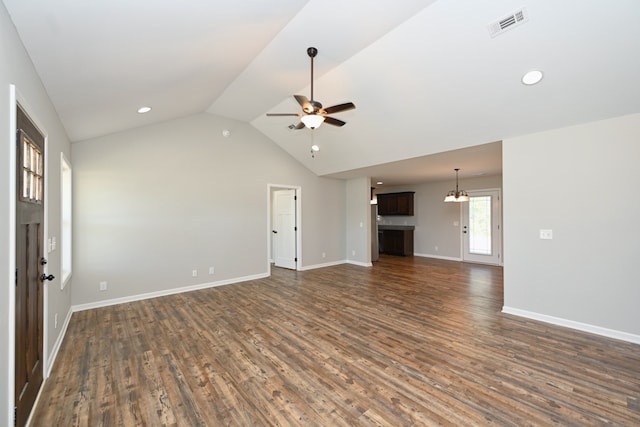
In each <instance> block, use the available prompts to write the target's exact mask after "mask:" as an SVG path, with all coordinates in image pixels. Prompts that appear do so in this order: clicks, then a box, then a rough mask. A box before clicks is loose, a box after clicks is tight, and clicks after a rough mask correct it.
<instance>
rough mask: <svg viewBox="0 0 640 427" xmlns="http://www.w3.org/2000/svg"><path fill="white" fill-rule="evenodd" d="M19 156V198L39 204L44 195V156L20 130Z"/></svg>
mask: <svg viewBox="0 0 640 427" xmlns="http://www.w3.org/2000/svg"><path fill="white" fill-rule="evenodd" d="M20 157H21V163H22V175H21V179H20V200H22V201H23V202H30V203H39V204H41V203H42V199H43V195H44V156H43V155H42V151H41V150H40V148H39V147H38V146H37V145H36V144H35V143H34V142H33V141H31V139H29V137H28V136H27V134H26V133H24V132H23V131H22V130H21V131H20Z"/></svg>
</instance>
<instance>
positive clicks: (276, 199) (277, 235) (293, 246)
mask: <svg viewBox="0 0 640 427" xmlns="http://www.w3.org/2000/svg"><path fill="white" fill-rule="evenodd" d="M269 201H270V207H269V220H268V224H269V250H270V254H271V255H270V257H269V258H270V260H272V262H273V265H275V266H276V267H282V268H288V269H291V270H297V269H298V268H299V266H300V231H301V230H300V217H299V212H300V188H299V187H280V186H269Z"/></svg>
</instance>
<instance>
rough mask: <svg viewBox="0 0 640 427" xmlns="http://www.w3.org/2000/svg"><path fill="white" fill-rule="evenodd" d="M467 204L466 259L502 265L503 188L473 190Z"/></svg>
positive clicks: (464, 257)
mask: <svg viewBox="0 0 640 427" xmlns="http://www.w3.org/2000/svg"><path fill="white" fill-rule="evenodd" d="M468 193H469V201H468V202H466V203H463V205H464V206H463V214H462V239H463V257H462V258H463V259H464V260H465V261H471V262H479V263H483V264H496V265H497V264H500V262H501V253H500V252H501V249H502V237H501V227H500V212H501V207H500V191H499V190H484V191H469V192H468Z"/></svg>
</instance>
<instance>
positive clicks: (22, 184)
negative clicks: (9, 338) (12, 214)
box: [15, 108, 46, 426]
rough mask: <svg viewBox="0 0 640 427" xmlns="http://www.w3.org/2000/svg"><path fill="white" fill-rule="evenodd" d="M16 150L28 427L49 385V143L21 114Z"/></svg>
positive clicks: (23, 395) (21, 418)
mask: <svg viewBox="0 0 640 427" xmlns="http://www.w3.org/2000/svg"><path fill="white" fill-rule="evenodd" d="M17 119H18V120H17V129H18V132H17V138H16V139H17V150H16V174H17V176H16V183H17V189H16V283H15V286H16V331H15V334H16V340H15V342H16V361H15V375H16V384H15V386H16V388H15V393H16V394H15V402H16V412H15V414H16V415H15V416H16V425H17V426H23V425H25V423H26V421H27V418H28V417H29V413H30V412H31V408H32V407H33V404H34V402H35V399H36V397H37V395H38V391H39V390H40V386H41V385H42V381H43V368H42V364H43V360H42V341H43V337H42V327H43V323H42V318H43V315H42V312H43V306H42V299H43V298H42V294H43V290H42V286H43V279H42V276H43V267H42V266H43V264H44V262H46V261H45V260H44V143H45V139H44V137H43V136H42V134H41V133H40V132H39V131H38V130H37V129H36V127H35V126H34V125H33V123H32V122H31V121H30V120H29V118H28V117H27V116H26V114H25V113H24V112H23V111H22V110H21V109H20V108H18V114H17Z"/></svg>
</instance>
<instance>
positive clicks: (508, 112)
mask: <svg viewBox="0 0 640 427" xmlns="http://www.w3.org/2000/svg"><path fill="white" fill-rule="evenodd" d="M3 2H4V4H5V5H6V7H7V9H8V11H9V13H10V15H11V17H12V20H13V22H14V24H15V26H16V28H17V30H18V32H19V34H20V37H21V38H22V40H23V43H24V45H25V47H26V49H27V51H28V52H29V54H30V56H31V58H32V60H33V63H34V65H35V67H36V69H37V71H38V73H39V75H40V77H41V79H42V81H43V83H44V85H45V87H46V89H47V91H48V93H49V95H50V97H51V99H52V101H53V103H54V105H55V108H56V110H57V111H58V113H59V116H60V119H61V120H62V122H63V124H64V126H65V128H66V130H67V133H68V135H69V137H70V138H71V140H72V141H74V142H75V141H82V140H85V139H88V138H92V137H96V136H100V135H104V134H108V133H113V132H119V131H122V130H125V129H130V128H133V127H138V126H144V125H147V124H151V123H154V122H160V121H165V120H169V119H172V118H177V117H182V116H186V115H190V114H194V113H199V112H205V111H206V112H209V113H214V114H218V115H221V116H225V117H229V118H233V119H237V120H240V121H244V122H248V123H250V124H251V125H253V126H254V127H255V128H256V129H257V130H259V131H260V132H262V133H263V134H265V135H266V136H267V137H269V138H270V139H272V140H273V141H274V142H275V143H276V144H278V145H279V146H281V147H282V148H283V149H284V150H286V151H287V152H288V153H290V154H291V155H292V156H293V157H295V158H296V159H298V160H299V161H300V162H302V163H303V164H304V165H305V166H307V167H308V168H309V169H311V170H312V171H313V172H315V173H316V174H318V175H326V176H336V177H353V176H357V175H360V174H366V175H369V176H374V177H377V178H383V179H384V178H386V177H389V178H391V179H392V181H393V179H396V182H397V183H404V182H416V181H419V180H424V179H426V177H427V176H428V177H429V179H436V178H437V177H438V176H440V177H442V176H447V177H448V178H451V176H452V170H451V169H452V168H453V167H461V168H462V169H463V171H465V170H466V171H467V172H469V174H472V175H475V174H480V173H496V172H499V171H500V168H501V162H500V158H499V151H500V150H499V142H498V143H496V142H495V141H500V140H502V139H504V138H508V137H512V136H517V135H522V134H527V133H532V132H537V131H542V130H546V129H552V128H557V127H562V126H568V125H572V124H577V123H582V122H587V121H594V120H599V119H604V118H608V117H614V116H619V115H624V114H629V113H637V112H640V83H639V82H638V76H640V55H639V54H638V52H640V25H638V22H640V2H639V1H637V0H612V1H606V2H605V1H602V0H562V1H558V0H530V1H528V2H527V1H524V2H523V1H521V0H518V1H515V0H488V1H477V0H438V1H435V0H411V1H400V2H399V1H391V0H367V1H365V0H359V1H338V0H308V1H302V0H270V1H268V2H267V1H264V0H243V1H231V0H227V1H220V0H218V1H214V0H212V1H202V0H136V1H131V0H93V1H82V0H31V1H24V0H3ZM523 7H524V9H525V10H524V13H525V18H526V19H525V21H524V23H522V24H521V25H517V26H513V27H510V28H509V29H507V30H506V31H504V32H502V33H500V34H499V35H495V36H492V35H491V34H490V31H489V26H490V25H491V24H492V23H495V22H497V21H499V20H500V19H502V18H504V17H506V16H508V15H510V14H512V13H514V12H516V11H519V10H521V9H522V8H523ZM309 46H315V47H317V48H318V50H319V53H318V56H317V57H316V59H315V77H316V79H315V83H314V95H315V98H316V99H317V100H319V101H321V102H322V103H323V104H324V105H325V106H329V105H334V104H339V103H342V102H347V101H352V102H354V103H355V104H356V107H357V108H356V109H355V110H351V111H346V112H343V113H340V114H336V115H335V116H336V117H338V118H340V119H342V120H345V121H346V122H347V124H346V125H345V126H344V127H341V128H337V127H333V126H329V125H327V124H324V125H322V126H320V127H319V128H318V129H316V130H315V131H310V130H308V129H302V130H290V129H289V127H288V126H289V125H290V124H292V123H296V122H297V118H296V117H266V116H265V113H267V112H298V111H299V110H300V107H299V106H298V104H297V103H296V102H295V100H294V99H293V97H292V95H293V94H302V95H305V96H309V92H310V88H309V81H310V75H309V74H310V73H309V58H308V56H307V54H306V49H307V47H309ZM532 69H538V70H542V71H543V73H544V78H543V80H542V81H541V82H540V83H539V84H537V85H534V86H525V85H523V84H522V82H521V77H522V76H523V74H524V73H525V72H526V71H529V70H532ZM143 105H149V106H151V107H152V108H153V109H152V111H151V112H150V113H147V114H144V115H141V114H138V113H136V110H137V109H138V107H141V106H143ZM230 131H231V132H232V136H233V129H230ZM312 143H315V144H317V145H319V146H320V149H321V151H320V152H319V153H317V154H316V156H315V157H312V156H311V155H310V146H311V144H312ZM468 147H474V148H471V149H468ZM443 152H446V153H448V154H439V155H438V156H437V157H433V156H432V155H433V154H436V153H443ZM496 156H498V157H497V158H496ZM406 159H413V160H411V162H412V163H409V164H407V163H404V162H403V161H405V160H406ZM420 160H424V161H425V163H420ZM408 165H411V167H408ZM400 172H402V173H403V174H404V175H402V173H400ZM439 174H440V175H439ZM461 176H462V175H461Z"/></svg>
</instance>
